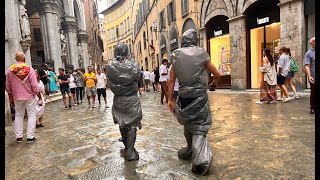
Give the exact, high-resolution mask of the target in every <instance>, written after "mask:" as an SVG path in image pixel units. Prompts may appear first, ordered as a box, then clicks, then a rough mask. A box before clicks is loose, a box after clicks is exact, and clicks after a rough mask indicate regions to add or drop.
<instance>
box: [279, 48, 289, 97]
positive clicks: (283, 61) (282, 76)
mask: <svg viewBox="0 0 320 180" xmlns="http://www.w3.org/2000/svg"><path fill="white" fill-rule="evenodd" d="M285 51H286V47H284V46H280V47H279V54H280V57H279V60H278V78H277V82H278V85H279V86H280V89H281V96H280V98H278V99H277V100H278V101H282V102H288V101H290V100H291V98H290V97H289V94H288V89H287V87H286V86H285V85H284V83H285V80H286V77H287V75H288V72H289V68H290V59H289V57H288V56H287V55H286V54H285ZM283 94H284V95H285V96H286V98H283Z"/></svg>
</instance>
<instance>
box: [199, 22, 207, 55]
mask: <svg viewBox="0 0 320 180" xmlns="http://www.w3.org/2000/svg"><path fill="white" fill-rule="evenodd" d="M199 34H200V39H199V40H200V47H202V48H204V49H205V50H207V32H206V28H205V27H202V28H200V29H199Z"/></svg>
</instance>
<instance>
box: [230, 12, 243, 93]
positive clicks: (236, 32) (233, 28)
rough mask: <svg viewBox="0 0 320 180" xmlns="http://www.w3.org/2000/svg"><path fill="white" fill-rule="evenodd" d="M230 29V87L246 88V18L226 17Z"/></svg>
mask: <svg viewBox="0 0 320 180" xmlns="http://www.w3.org/2000/svg"><path fill="white" fill-rule="evenodd" d="M228 22H229V31H230V35H231V36H230V60H231V89H233V90H245V89H247V63H246V18H245V16H243V15H240V16H237V17H234V18H231V19H228Z"/></svg>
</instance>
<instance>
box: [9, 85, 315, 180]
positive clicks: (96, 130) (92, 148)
mask: <svg viewBox="0 0 320 180" xmlns="http://www.w3.org/2000/svg"><path fill="white" fill-rule="evenodd" d="M107 92H108V94H107V95H108V105H109V106H110V108H108V109H105V105H104V103H102V107H100V108H96V109H92V108H90V107H89V106H88V104H87V100H85V101H84V103H83V104H80V105H78V106H75V107H74V108H73V109H71V110H69V109H68V110H64V107H63V103H62V100H59V101H56V102H53V103H50V104H48V105H47V106H46V110H45V115H44V125H45V127H43V128H40V129H36V137H37V138H38V141H37V142H35V143H33V144H27V143H26V135H25V130H26V122H25V126H24V140H23V142H22V143H19V144H18V143H17V142H16V139H15V135H14V131H13V126H7V127H6V133H7V135H6V140H5V144H6V145H5V151H6V152H5V153H6V159H5V166H6V169H5V173H6V174H5V176H6V179H7V180H16V179H17V180H20V179H24V180H27V179H30V180H34V179H46V180H49V179H57V180H63V179H90V180H100V179H183V180H184V179H314V178H315V125H314V121H315V117H314V115H310V114H309V113H308V112H309V96H308V95H302V96H301V97H300V99H298V100H293V101H291V102H289V103H282V102H276V103H274V104H255V102H256V101H257V100H258V98H259V94H258V93H248V92H233V91H215V92H209V98H210V105H211V111H212V114H213V124H212V127H211V130H210V131H209V135H208V136H209V144H210V147H211V150H212V153H213V163H212V166H211V168H210V170H209V173H208V174H207V175H206V176H204V177H200V176H198V175H195V174H193V173H192V172H191V170H190V161H184V160H179V159H178V157H177V151H178V150H179V149H180V148H182V147H185V146H186V141H185V138H184V136H183V126H181V125H180V124H179V123H178V122H177V120H176V118H175V117H174V116H173V114H171V113H170V112H169V111H168V108H167V106H166V105H161V104H160V103H159V102H160V94H159V93H154V92H149V93H148V92H146V93H144V94H143V95H142V96H141V98H140V99H141V103H142V112H143V119H142V129H141V130H138V131H137V141H136V149H137V151H138V152H139V154H140V160H139V161H133V162H128V161H125V159H124V158H123V152H122V151H123V150H122V149H124V145H123V144H122V143H120V142H119V141H118V139H119V138H120V137H121V136H120V132H119V128H118V125H116V124H114V123H113V120H112V115H111V107H112V99H113V94H112V93H111V91H110V90H108V91H107ZM96 102H97V101H96Z"/></svg>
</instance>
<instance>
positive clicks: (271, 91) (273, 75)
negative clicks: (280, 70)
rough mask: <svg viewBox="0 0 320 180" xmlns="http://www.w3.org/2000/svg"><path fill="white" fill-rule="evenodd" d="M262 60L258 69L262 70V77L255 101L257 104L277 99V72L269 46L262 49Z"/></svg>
mask: <svg viewBox="0 0 320 180" xmlns="http://www.w3.org/2000/svg"><path fill="white" fill-rule="evenodd" d="M262 61H263V64H262V67H260V68H259V71H260V72H262V75H263V76H262V77H263V79H262V81H261V86H260V100H259V101H257V102H256V103H257V104H262V103H272V101H273V100H276V99H277V91H276V90H277V88H276V85H277V72H276V68H275V64H274V60H273V58H272V55H271V54H270V49H269V48H265V49H264V50H263V59H262Z"/></svg>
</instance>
